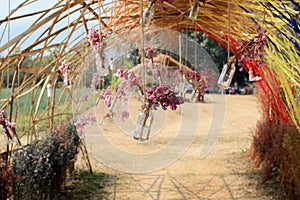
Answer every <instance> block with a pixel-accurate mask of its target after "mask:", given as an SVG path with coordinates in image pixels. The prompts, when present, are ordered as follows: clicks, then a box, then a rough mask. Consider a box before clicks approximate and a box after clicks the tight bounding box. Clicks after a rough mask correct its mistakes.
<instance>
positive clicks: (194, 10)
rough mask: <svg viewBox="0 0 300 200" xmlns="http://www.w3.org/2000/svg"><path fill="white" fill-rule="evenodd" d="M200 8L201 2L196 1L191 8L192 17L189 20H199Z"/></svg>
mask: <svg viewBox="0 0 300 200" xmlns="http://www.w3.org/2000/svg"><path fill="white" fill-rule="evenodd" d="M199 8H200V5H199V1H198V0H195V2H194V4H193V5H192V7H191V11H190V15H189V18H190V19H191V20H196V19H197V17H198V12H199Z"/></svg>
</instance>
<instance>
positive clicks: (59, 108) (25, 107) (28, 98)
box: [0, 88, 72, 134]
mask: <svg viewBox="0 0 300 200" xmlns="http://www.w3.org/2000/svg"><path fill="white" fill-rule="evenodd" d="M27 90H28V89H26V90H24V91H23V92H22V93H24V92H26V91H27ZM33 92H34V93H35V98H34V103H33V104H32V92H30V93H28V94H26V95H24V96H22V97H20V98H19V99H14V102H13V116H12V121H15V114H16V109H18V110H17V113H18V115H17V120H16V122H17V133H18V134H22V133H23V132H24V131H26V130H27V129H28V128H29V126H32V123H31V125H30V124H29V121H30V120H31V121H32V119H30V109H31V108H33V112H35V111H36V110H37V119H40V118H47V113H45V111H46V109H47V107H48V97H47V91H45V93H44V94H43V96H42V98H41V102H40V105H39V107H38V108H37V101H38V99H39V96H40V93H41V89H40V88H38V89H35V90H34V91H33ZM61 92H62V89H60V88H57V89H56V91H55V102H54V105H55V113H56V114H57V113H62V112H63V109H64V108H65V107H66V106H70V102H72V101H71V99H70V95H69V94H68V92H67V91H65V93H64V94H63V95H62V97H61V99H60V102H58V98H59V96H60V95H61ZM10 95H11V90H10V89H9V88H2V91H1V99H5V98H7V97H9V96H10ZM66 102H67V103H66ZM2 105H3V103H2V104H0V106H2ZM8 108H9V106H6V112H7V113H9V109H8ZM68 111H69V113H71V111H70V110H68ZM66 118H67V116H64V115H62V116H61V117H60V120H64V119H66ZM47 125H48V120H41V121H39V122H38V126H39V128H41V127H47Z"/></svg>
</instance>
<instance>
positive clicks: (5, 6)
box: [0, 0, 82, 55]
mask: <svg viewBox="0 0 300 200" xmlns="http://www.w3.org/2000/svg"><path fill="white" fill-rule="evenodd" d="M9 1H10V9H9ZM57 2H58V1H57V0H37V1H35V2H33V3H31V4H29V5H26V6H25V7H22V8H21V9H20V10H18V11H17V12H15V13H14V14H13V15H12V17H16V16H20V15H24V14H30V13H34V12H37V11H41V10H45V9H49V8H51V7H52V6H53V5H55V4H56V3H57ZM20 3H22V0H4V1H2V2H1V6H0V20H2V19H4V18H5V17H6V16H7V15H8V13H9V11H12V10H14V9H16V8H17V7H18V5H19V4H20ZM55 11H57V10H53V11H52V12H51V13H50V14H52V13H53V12H55ZM50 14H48V15H50ZM78 15H79V13H76V14H74V15H72V16H70V17H69V19H65V20H63V21H61V22H60V23H58V24H56V26H55V28H54V30H57V29H59V28H60V27H62V26H63V25H66V24H67V23H68V21H70V22H71V21H73V20H74V19H75V17H78ZM38 17H40V15H35V16H31V17H26V18H22V19H18V20H13V21H11V22H10V31H8V29H7V28H6V29H5V26H6V23H3V24H1V25H0V36H1V35H2V34H3V39H2V40H1V41H0V46H2V45H3V44H5V43H6V42H7V41H8V39H10V40H11V39H13V38H15V37H16V36H18V35H20V34H21V33H22V32H24V31H25V30H27V29H28V28H29V27H30V25H31V24H32V23H33V22H34V21H35V20H37V19H38ZM51 23H52V22H50V23H47V24H45V25H44V26H43V27H41V28H40V29H39V30H37V31H35V32H34V33H33V34H32V35H31V36H30V37H29V38H28V39H27V40H26V41H25V42H24V44H22V45H21V48H22V47H26V46H28V45H30V44H31V43H32V42H33V41H34V40H35V39H36V37H38V36H39V34H41V33H42V32H43V31H44V30H45V28H48V27H49V25H50V24H51ZM8 33H9V34H8ZM79 34H82V31H80V33H79V32H78V33H76V34H75V35H79ZM64 37H66V33H62V34H61V35H59V37H58V38H57V39H56V42H60V41H61V40H63V38H64ZM74 37H75V36H74ZM0 54H1V55H5V54H7V51H3V52H0Z"/></svg>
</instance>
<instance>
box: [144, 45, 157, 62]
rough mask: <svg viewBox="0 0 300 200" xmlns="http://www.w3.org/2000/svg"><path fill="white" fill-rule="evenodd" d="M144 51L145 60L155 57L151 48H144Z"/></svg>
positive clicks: (154, 52)
mask: <svg viewBox="0 0 300 200" xmlns="http://www.w3.org/2000/svg"><path fill="white" fill-rule="evenodd" d="M144 50H145V54H146V57H147V58H149V59H153V58H154V57H155V56H156V51H155V49H154V48H153V46H146V47H145V48H144Z"/></svg>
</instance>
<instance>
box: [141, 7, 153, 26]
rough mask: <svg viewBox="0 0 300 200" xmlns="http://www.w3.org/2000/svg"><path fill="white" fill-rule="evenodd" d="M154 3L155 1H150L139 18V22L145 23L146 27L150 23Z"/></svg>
mask: <svg viewBox="0 0 300 200" xmlns="http://www.w3.org/2000/svg"><path fill="white" fill-rule="evenodd" d="M154 3H155V1H152V2H151V3H150V5H149V6H148V7H147V8H145V9H144V11H143V16H142V17H141V19H140V24H141V25H145V26H146V27H148V26H149V25H150V23H151V20H152V17H153V14H154Z"/></svg>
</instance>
